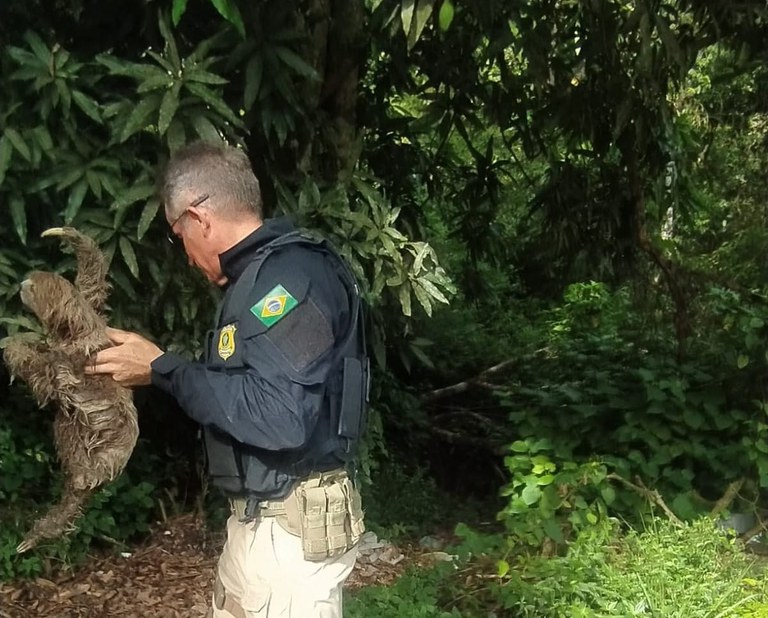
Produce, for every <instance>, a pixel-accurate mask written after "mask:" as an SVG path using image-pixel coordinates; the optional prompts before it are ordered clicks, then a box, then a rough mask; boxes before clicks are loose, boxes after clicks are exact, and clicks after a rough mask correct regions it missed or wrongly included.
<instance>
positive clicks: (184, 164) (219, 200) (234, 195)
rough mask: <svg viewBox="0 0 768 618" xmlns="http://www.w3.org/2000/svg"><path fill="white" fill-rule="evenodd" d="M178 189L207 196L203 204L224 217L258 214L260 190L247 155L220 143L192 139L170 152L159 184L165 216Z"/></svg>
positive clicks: (259, 209)
mask: <svg viewBox="0 0 768 618" xmlns="http://www.w3.org/2000/svg"><path fill="white" fill-rule="evenodd" d="M182 191H184V192H193V193H195V194H196V197H198V196H202V195H205V194H208V195H210V197H211V199H210V200H208V201H207V202H206V206H207V207H209V208H211V209H212V210H215V211H216V212H218V213H220V214H221V215H224V216H234V215H238V214H244V213H251V214H254V215H256V216H257V217H259V218H261V216H262V201H261V189H260V188H259V181H258V179H257V178H256V175H255V174H254V173H253V169H252V168H251V162H250V160H249V159H248V156H247V155H246V154H245V153H244V152H243V151H242V150H240V149H239V148H235V147H233V146H229V145H227V144H225V143H223V142H220V143H212V142H204V141H197V142H192V143H191V144H188V145H186V146H183V147H181V148H179V149H178V150H177V151H176V152H174V153H173V155H172V156H171V159H170V161H168V165H167V166H166V168H165V171H164V173H163V175H162V184H161V187H160V198H161V199H162V201H163V203H164V204H165V208H166V212H168V213H169V215H170V214H171V213H170V211H171V209H173V208H174V207H177V206H174V200H177V199H178V197H179V194H180V193H181V192H182Z"/></svg>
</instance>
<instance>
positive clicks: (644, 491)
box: [607, 472, 683, 526]
mask: <svg viewBox="0 0 768 618" xmlns="http://www.w3.org/2000/svg"><path fill="white" fill-rule="evenodd" d="M607 478H609V479H611V480H612V481H618V482H619V483H621V484H622V485H624V486H626V487H628V488H629V489H631V490H632V491H634V492H637V493H638V494H640V495H641V496H643V498H645V499H646V500H649V501H650V502H652V503H653V504H655V505H656V506H658V507H659V508H660V509H661V510H662V511H664V514H665V515H666V516H667V518H668V519H669V521H671V522H672V523H673V524H675V525H676V526H682V525H683V522H682V521H680V519H678V517H677V515H675V514H674V513H673V512H672V511H671V509H670V508H669V507H668V506H667V503H666V502H664V499H663V498H662V497H661V494H660V493H659V492H658V490H656V489H648V488H647V487H646V486H645V484H644V483H643V481H641V480H640V479H639V478H635V482H636V483H637V484H635V483H631V482H630V481H628V480H627V479H625V478H623V477H621V476H619V475H618V474H615V473H613V472H612V473H611V474H609V475H608V477H607Z"/></svg>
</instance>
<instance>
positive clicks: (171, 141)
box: [165, 118, 187, 152]
mask: <svg viewBox="0 0 768 618" xmlns="http://www.w3.org/2000/svg"><path fill="white" fill-rule="evenodd" d="M165 140H166V142H168V150H170V151H171V152H174V151H176V150H177V149H179V148H181V147H182V146H183V145H184V144H186V143H187V132H186V131H185V130H184V123H183V122H181V120H180V119H179V118H174V119H173V122H171V125H170V126H169V127H168V131H167V132H166V134H165Z"/></svg>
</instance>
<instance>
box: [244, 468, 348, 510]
mask: <svg viewBox="0 0 768 618" xmlns="http://www.w3.org/2000/svg"><path fill="white" fill-rule="evenodd" d="M346 476H347V471H346V470H345V469H344V468H336V469H334V470H328V471H327V472H313V473H311V474H310V475H309V476H307V477H306V478H304V479H301V480H300V481H298V482H297V483H296V485H295V486H294V488H293V489H292V490H291V493H290V494H288V496H286V497H285V498H281V499H279V500H259V499H257V498H254V497H239V498H230V500H229V505H230V508H231V510H232V514H233V515H234V516H235V517H237V519H238V520H239V521H241V522H243V523H247V522H250V521H253V520H254V519H257V518H261V517H278V516H279V515H285V514H286V508H285V503H286V501H287V500H289V499H291V498H292V496H293V492H294V491H295V490H296V488H297V487H299V485H302V486H304V487H320V486H322V485H329V484H331V483H334V482H335V481H338V480H339V479H343V478H345V477H346Z"/></svg>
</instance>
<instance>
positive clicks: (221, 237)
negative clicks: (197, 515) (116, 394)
mask: <svg viewBox="0 0 768 618" xmlns="http://www.w3.org/2000/svg"><path fill="white" fill-rule="evenodd" d="M162 198H163V201H164V204H165V215H166V218H167V220H168V224H169V226H170V232H171V234H170V235H169V238H172V239H173V242H180V243H182V244H183V246H184V250H185V252H186V254H187V256H188V258H189V263H190V265H192V266H194V267H196V268H198V269H199V270H201V271H202V272H203V274H204V275H205V276H206V277H207V278H208V280H209V281H211V282H212V283H214V284H216V285H218V286H221V287H223V289H224V290H225V295H224V299H223V301H222V303H221V306H220V307H219V310H218V315H217V318H216V323H215V324H214V325H213V326H214V328H213V330H212V331H211V332H210V333H209V336H208V341H207V342H206V355H205V359H204V361H198V362H194V361H189V360H185V359H184V358H182V357H180V356H177V355H176V354H172V353H169V352H164V351H162V350H161V349H160V348H158V347H157V346H156V345H155V344H153V343H152V342H150V341H148V340H147V339H145V338H143V337H141V336H140V335H138V334H135V333H129V332H126V331H121V330H117V329H109V336H110V339H111V340H112V342H113V343H114V344H115V345H114V347H112V348H109V349H106V350H103V351H102V352H100V353H99V354H98V355H97V356H96V358H95V359H94V362H93V365H92V366H91V367H90V369H89V371H90V372H91V373H103V374H110V375H112V376H113V378H114V379H115V380H116V381H118V382H120V383H121V384H123V385H125V386H136V385H142V384H149V383H152V384H154V385H156V386H157V387H159V388H161V389H162V390H164V391H166V392H167V393H169V394H171V395H173V396H174V397H175V398H176V399H177V401H178V402H179V404H180V406H181V407H182V408H183V410H184V411H185V412H186V413H187V414H188V415H189V416H190V417H191V418H193V419H194V420H196V421H197V422H199V423H200V424H201V425H202V426H203V429H204V438H205V447H206V454H207V462H208V469H209V474H210V475H211V477H212V480H213V483H214V484H215V485H217V486H219V487H220V488H221V489H223V490H224V491H225V492H226V493H227V495H228V496H229V497H230V504H231V508H232V515H231V517H230V518H229V520H228V522H227V541H226V544H225V546H224V550H223V552H222V555H221V557H220V559H219V564H218V569H217V578H216V583H215V588H214V599H213V607H212V610H211V613H210V614H209V615H211V616H213V617H214V618H219V617H227V618H231V617H235V618H256V617H258V618H262V617H264V618H269V617H272V616H281V617H295V618H312V617H319V618H340V617H341V615H342V613H341V585H342V583H343V582H344V580H345V579H346V578H347V576H348V575H349V573H350V572H351V570H352V567H353V565H354V562H355V558H356V546H355V544H356V542H357V540H358V539H359V537H360V535H361V534H362V532H363V521H362V511H361V509H360V498H359V494H358V492H357V490H356V488H355V487H354V485H353V483H352V481H351V480H350V478H349V477H348V476H347V473H346V467H347V464H349V463H350V461H352V460H353V458H354V455H355V446H356V442H357V439H358V438H359V435H360V431H361V429H362V426H363V422H364V421H363V414H364V406H365V398H366V389H367V384H366V382H367V361H366V358H365V343H364V337H363V332H362V320H361V317H360V311H361V309H360V299H359V293H358V287H357V285H356V283H355V281H354V278H353V277H352V276H351V275H350V273H349V270H348V269H347V268H346V266H345V265H344V263H343V261H342V260H341V259H340V258H339V257H338V255H337V254H336V253H335V252H334V251H333V249H332V248H331V247H330V246H329V245H328V244H327V243H325V242H323V241H321V240H319V239H317V238H313V237H311V236H308V235H307V234H306V233H303V232H299V231H297V230H296V229H294V227H293V226H292V224H291V223H289V222H288V221H287V220H285V219H270V220H264V219H263V218H262V212H261V206H262V204H261V194H260V190H259V183H258V181H257V179H256V177H255V176H254V174H253V172H252V170H251V166H250V162H249V161H248V158H247V157H246V155H245V154H244V153H243V152H242V151H241V150H239V149H237V148H234V147H230V146H226V145H223V144H210V143H205V142H196V143H194V144H191V145H189V146H187V147H185V148H182V149H180V150H178V151H177V152H176V153H175V154H174V156H173V157H172V158H171V160H170V162H169V164H168V167H167V169H166V171H165V174H164V177H163V187H162Z"/></svg>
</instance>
